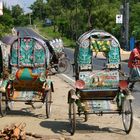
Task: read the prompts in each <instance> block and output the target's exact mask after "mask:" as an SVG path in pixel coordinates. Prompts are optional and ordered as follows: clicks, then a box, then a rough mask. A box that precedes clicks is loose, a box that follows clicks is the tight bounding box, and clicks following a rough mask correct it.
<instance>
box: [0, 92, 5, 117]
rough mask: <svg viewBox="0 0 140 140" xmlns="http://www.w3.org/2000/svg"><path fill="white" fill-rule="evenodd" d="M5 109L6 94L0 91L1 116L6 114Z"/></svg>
mask: <svg viewBox="0 0 140 140" xmlns="http://www.w3.org/2000/svg"><path fill="white" fill-rule="evenodd" d="M6 109H7V103H6V96H5V95H3V93H0V114H1V116H2V117H4V116H6Z"/></svg>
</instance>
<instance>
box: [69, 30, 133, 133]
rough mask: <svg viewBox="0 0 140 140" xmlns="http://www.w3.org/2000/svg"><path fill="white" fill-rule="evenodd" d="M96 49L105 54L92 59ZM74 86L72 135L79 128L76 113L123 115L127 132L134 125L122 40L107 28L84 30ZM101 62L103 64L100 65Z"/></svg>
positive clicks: (77, 55) (70, 95)
mask: <svg viewBox="0 0 140 140" xmlns="http://www.w3.org/2000/svg"><path fill="white" fill-rule="evenodd" d="M94 52H101V54H102V53H105V54H106V55H105V56H106V57H104V59H103V58H99V57H100V56H99V55H98V58H96V59H95V58H94V59H93V54H94ZM98 60H100V61H98ZM74 62H75V63H74V64H75V67H74V68H75V70H74V71H75V89H71V90H70V91H69V92H68V104H69V120H70V126H71V127H70V128H71V130H70V132H71V135H73V134H74V133H75V130H76V120H77V116H78V115H79V116H81V115H84V120H85V121H87V120H88V116H89V115H90V114H96V115H99V116H102V115H103V114H119V115H122V122H123V125H124V129H125V132H126V133H127V134H128V133H129V132H130V131H131V128H132V125H133V110H132V105H131V104H132V100H133V99H134V98H133V96H132V95H131V92H130V90H129V88H128V80H127V78H126V77H125V76H124V74H123V73H122V72H121V64H120V63H121V56H120V44H119V42H118V40H117V39H116V38H115V37H114V36H113V35H111V34H110V33H108V32H105V31H101V30H90V31H88V32H86V33H84V34H82V35H81V36H80V37H79V39H78V41H77V46H76V48H75V61H74ZM98 65H102V66H103V67H102V68H100V67H98Z"/></svg>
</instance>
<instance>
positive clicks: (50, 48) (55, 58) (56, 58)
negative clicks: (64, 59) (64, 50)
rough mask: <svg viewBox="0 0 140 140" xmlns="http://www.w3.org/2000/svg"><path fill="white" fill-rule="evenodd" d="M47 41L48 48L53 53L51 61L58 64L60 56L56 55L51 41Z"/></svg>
mask: <svg viewBox="0 0 140 140" xmlns="http://www.w3.org/2000/svg"><path fill="white" fill-rule="evenodd" d="M45 43H46V45H47V46H48V49H49V51H50V53H51V54H52V59H51V63H54V64H57V63H58V57H57V56H56V54H55V51H54V50H53V48H52V46H51V44H50V42H49V41H48V40H45Z"/></svg>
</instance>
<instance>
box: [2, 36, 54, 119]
mask: <svg viewBox="0 0 140 140" xmlns="http://www.w3.org/2000/svg"><path fill="white" fill-rule="evenodd" d="M9 40H10V41H9ZM6 41H7V44H8V42H10V43H9V44H8V46H7V45H5V46H7V47H4V45H3V47H1V58H2V59H3V60H2V61H3V64H2V65H1V77H0V81H1V84H0V115H1V116H2V117H3V116H5V115H6V112H7V111H8V108H9V102H12V101H14V102H25V104H28V105H31V106H32V107H34V108H35V103H36V102H41V103H42V105H43V104H44V103H45V107H46V117H47V118H49V117H50V107H51V103H52V95H51V92H53V91H54V90H53V83H52V81H51V79H50V77H49V76H48V66H49V61H50V56H49V51H48V47H47V46H46V44H45V42H44V41H43V40H41V39H39V38H35V37H31V36H24V37H15V36H14V37H7V39H6V40H5V43H6ZM5 52H6V53H7V54H6V55H4V53H5Z"/></svg>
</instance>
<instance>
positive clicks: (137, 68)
mask: <svg viewBox="0 0 140 140" xmlns="http://www.w3.org/2000/svg"><path fill="white" fill-rule="evenodd" d="M128 67H129V68H130V79H131V80H132V83H131V84H130V86H129V88H130V90H133V88H134V84H135V82H136V81H135V80H137V79H140V40H138V41H137V42H136V43H135V48H134V49H133V50H132V52H131V53H130V56H129V60H128ZM133 80H134V81H133Z"/></svg>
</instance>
